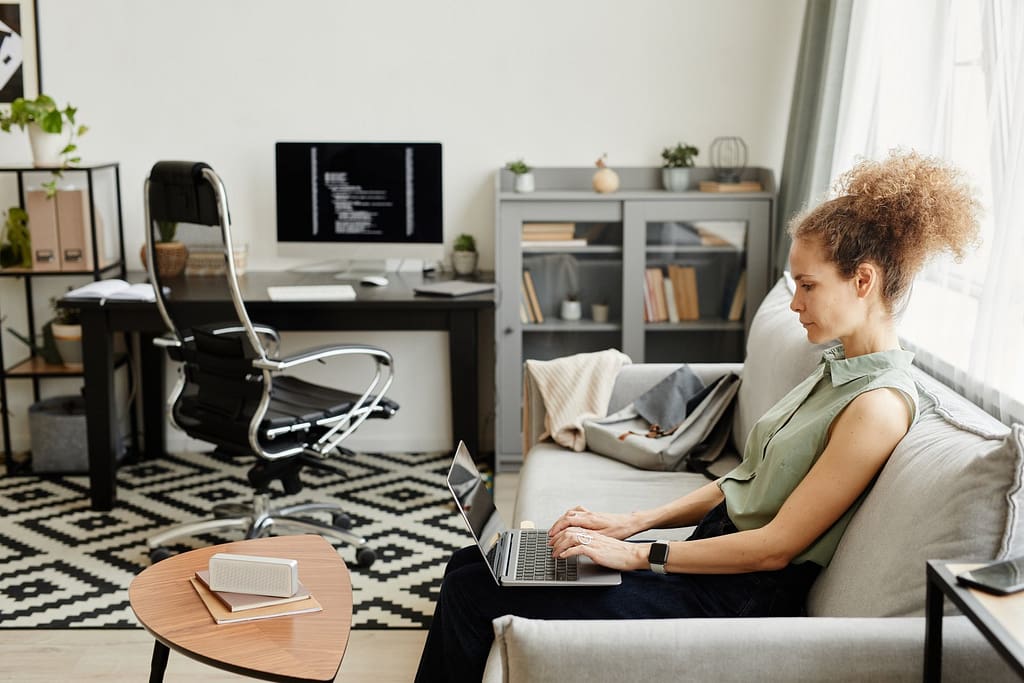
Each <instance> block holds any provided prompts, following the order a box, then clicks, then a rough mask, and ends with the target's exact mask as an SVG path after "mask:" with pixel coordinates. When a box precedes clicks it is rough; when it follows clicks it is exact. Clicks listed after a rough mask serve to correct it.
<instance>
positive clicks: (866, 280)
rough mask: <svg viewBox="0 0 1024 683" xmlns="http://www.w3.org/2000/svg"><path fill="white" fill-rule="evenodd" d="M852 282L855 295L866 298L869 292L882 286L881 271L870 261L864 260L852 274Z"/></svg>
mask: <svg viewBox="0 0 1024 683" xmlns="http://www.w3.org/2000/svg"><path fill="white" fill-rule="evenodd" d="M853 283H854V286H855V287H856V288H857V296H858V297H860V298H862V299H863V298H866V297H867V296H868V295H869V294H871V292H873V291H876V290H879V291H880V289H879V288H880V287H881V286H882V273H881V271H879V269H878V266H876V265H875V264H874V263H871V262H870V261H864V262H863V263H861V264H860V265H859V266H857V270H856V272H855V273H854V275H853Z"/></svg>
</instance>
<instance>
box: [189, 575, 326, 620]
mask: <svg viewBox="0 0 1024 683" xmlns="http://www.w3.org/2000/svg"><path fill="white" fill-rule="evenodd" d="M189 582H190V583H191V584H192V587H193V588H195V589H196V593H198V594H199V599H200V600H202V601H203V604H204V605H206V609H207V610H208V611H209V612H210V616H211V617H212V618H213V620H214V622H216V623H218V624H234V623H238V622H241V621H255V620H257V619H272V618H274V617H287V616H291V615H295V614H308V613H310V612H320V611H322V610H323V607H321V606H320V603H319V602H317V600H316V598H314V597H313V596H312V595H307V596H306V597H305V598H303V599H302V600H298V601H296V602H286V603H283V604H280V605H271V606H270V607H257V608H254V609H248V610H245V611H242V612H232V611H231V610H229V609H228V608H227V606H226V605H225V604H224V603H223V602H221V601H220V600H219V599H218V598H217V597H216V596H215V595H214V594H213V591H211V590H210V589H209V587H208V586H207V585H206V584H204V583H203V582H202V581H200V580H199V579H197V578H196V577H194V576H192V577H189Z"/></svg>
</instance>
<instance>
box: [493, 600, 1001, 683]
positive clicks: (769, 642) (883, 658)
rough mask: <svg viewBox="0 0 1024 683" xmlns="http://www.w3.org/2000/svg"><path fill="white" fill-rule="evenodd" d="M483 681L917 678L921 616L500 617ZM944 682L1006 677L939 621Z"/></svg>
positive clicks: (977, 643)
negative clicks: (602, 618) (605, 618)
mask: <svg viewBox="0 0 1024 683" xmlns="http://www.w3.org/2000/svg"><path fill="white" fill-rule="evenodd" d="M494 632H495V640H494V644H493V646H492V647H491V651H490V655H489V657H488V660H487V668H486V670H485V672H484V678H483V680H484V681H486V682H487V683H498V682H501V683H512V682H519V681H535V680H570V681H586V680H606V681H612V680H622V681H646V680H674V681H694V682H697V681H722V682H729V681H736V682H737V683H739V682H745V681H818V680H825V679H827V680H829V681H850V682H851V683H852V682H859V681H908V682H909V681H920V680H921V679H922V675H923V665H924V619H923V618H921V617H916V618H891V617H890V618H877V619H868V618H825V617H793V618H752V619H658V620H628V621H627V620H619V621H557V620H540V619H522V618H519V617H513V616H504V617H500V618H498V619H495V621H494ZM943 632H944V633H943V635H944V638H943V665H942V667H943V677H944V679H945V680H983V681H1003V680H1006V681H1010V680H1016V679H1015V677H1014V675H1013V672H1012V671H1011V670H1010V668H1009V666H1008V665H1007V664H1005V663H1004V662H1003V660H1002V659H1001V658H1000V657H999V656H998V655H996V654H995V652H994V651H993V650H992V646H991V645H989V644H988V643H987V642H986V641H985V639H984V637H983V636H982V635H981V634H980V633H979V632H978V631H977V629H976V628H974V626H973V625H971V623H970V622H969V621H967V619H966V618H965V617H950V618H947V619H945V621H944V622H943Z"/></svg>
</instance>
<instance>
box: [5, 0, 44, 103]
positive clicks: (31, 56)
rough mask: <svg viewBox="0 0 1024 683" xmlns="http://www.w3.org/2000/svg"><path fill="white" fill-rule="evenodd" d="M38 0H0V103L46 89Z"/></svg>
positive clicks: (33, 95)
mask: <svg viewBox="0 0 1024 683" xmlns="http://www.w3.org/2000/svg"><path fill="white" fill-rule="evenodd" d="M38 18H39V12H38V2H37V0H20V2H4V1H3V0H0V106H6V105H9V104H10V103H11V102H13V101H14V100H15V99H17V98H19V97H25V98H28V99H33V98H35V97H36V96H37V95H39V93H40V92H41V91H42V87H43V86H42V77H41V75H40V70H39V23H38Z"/></svg>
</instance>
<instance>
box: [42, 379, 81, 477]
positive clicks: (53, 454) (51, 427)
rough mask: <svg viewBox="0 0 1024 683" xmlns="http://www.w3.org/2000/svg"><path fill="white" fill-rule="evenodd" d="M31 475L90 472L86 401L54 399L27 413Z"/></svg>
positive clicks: (78, 398) (74, 398) (56, 397)
mask: <svg viewBox="0 0 1024 683" xmlns="http://www.w3.org/2000/svg"><path fill="white" fill-rule="evenodd" d="M28 429H29V434H30V435H31V437H32V471H33V472H36V473H41V472H51V473H54V472H59V473H61V474H82V473H85V472H88V471H89V446H88V439H87V438H86V428H85V399H83V398H82V397H81V396H54V397H53V398H47V399H44V400H42V401H39V402H38V403H33V404H32V405H31V406H30V407H29V409H28Z"/></svg>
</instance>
